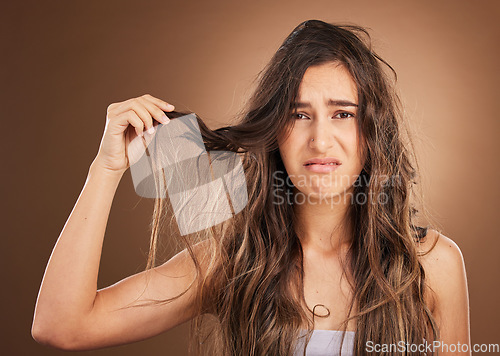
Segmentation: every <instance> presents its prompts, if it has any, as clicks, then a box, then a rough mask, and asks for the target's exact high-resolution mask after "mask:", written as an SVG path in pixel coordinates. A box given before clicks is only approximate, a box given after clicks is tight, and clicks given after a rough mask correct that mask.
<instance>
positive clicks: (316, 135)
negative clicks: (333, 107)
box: [309, 120, 333, 153]
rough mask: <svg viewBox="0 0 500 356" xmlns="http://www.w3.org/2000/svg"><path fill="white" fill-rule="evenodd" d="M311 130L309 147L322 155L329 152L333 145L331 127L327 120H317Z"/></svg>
mask: <svg viewBox="0 0 500 356" xmlns="http://www.w3.org/2000/svg"><path fill="white" fill-rule="evenodd" d="M311 129H312V130H311V135H310V137H309V147H311V148H312V149H313V150H315V151H318V152H320V153H324V152H327V151H328V150H329V149H330V148H331V147H332V145H333V133H332V127H331V125H328V122H326V120H316V122H315V123H314V125H313V126H312V127H311Z"/></svg>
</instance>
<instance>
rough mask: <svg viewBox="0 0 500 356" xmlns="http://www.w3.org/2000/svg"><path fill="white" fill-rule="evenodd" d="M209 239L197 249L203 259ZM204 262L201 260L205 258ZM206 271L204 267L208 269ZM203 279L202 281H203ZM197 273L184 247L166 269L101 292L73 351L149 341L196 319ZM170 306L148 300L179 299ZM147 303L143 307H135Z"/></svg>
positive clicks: (127, 280)
mask: <svg viewBox="0 0 500 356" xmlns="http://www.w3.org/2000/svg"><path fill="white" fill-rule="evenodd" d="M206 243H207V241H202V242H200V243H198V244H196V245H195V246H194V248H193V249H194V252H195V254H196V255H197V256H198V255H199V253H198V252H200V249H202V248H203V249H204V248H206V247H207V246H206ZM199 260H200V263H201V262H202V261H201V260H202V259H201V258H200V259H199ZM202 270H203V266H202ZM198 278H199V277H198ZM196 288H197V281H196V270H195V266H194V263H193V261H192V258H191V256H190V255H189V253H188V251H187V250H186V249H184V250H183V251H181V252H179V253H178V254H177V255H175V256H173V257H172V258H171V259H170V260H168V261H167V262H165V263H164V264H163V265H161V266H158V267H155V268H153V269H151V270H148V271H143V272H141V273H138V274H135V275H133V276H130V277H127V278H125V279H123V280H121V281H120V282H118V283H116V284H114V285H111V286H109V287H107V288H103V289H100V290H98V291H97V295H96V299H95V303H94V306H93V309H92V311H91V313H90V314H89V316H88V317H87V318H86V319H85V321H84V322H83V325H80V327H81V329H82V330H81V331H80V332H79V333H78V335H77V336H76V335H74V334H73V336H72V337H73V338H74V337H77V339H75V340H73V341H72V342H70V343H69V344H70V345H71V347H70V348H71V349H77V350H78V349H94V348H100V347H106V346H113V345H120V344H125V343H130V342H133V341H139V340H143V339H146V338H149V337H152V336H154V335H157V334H160V333H161V332H164V331H167V330H169V329H171V328H173V327H175V326H177V325H180V324H182V323H184V322H186V321H188V320H190V319H192V318H193V317H195V316H196V310H195V305H194V301H195V296H196V293H197V290H196ZM183 292H186V293H185V294H183V295H182V296H180V297H179V298H177V299H174V300H172V301H171V302H168V303H164V304H153V303H149V304H147V302H148V301H151V300H164V299H168V298H173V297H176V296H178V295H179V294H181V293H183ZM138 304H141V305H142V306H135V307H134V306H132V305H138Z"/></svg>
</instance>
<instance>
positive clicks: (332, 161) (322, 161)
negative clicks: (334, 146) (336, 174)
mask: <svg viewBox="0 0 500 356" xmlns="http://www.w3.org/2000/svg"><path fill="white" fill-rule="evenodd" d="M341 164H342V162H340V160H339V159H338V158H335V157H325V158H312V159H309V160H307V161H305V162H304V166H312V165H322V166H340V165H341Z"/></svg>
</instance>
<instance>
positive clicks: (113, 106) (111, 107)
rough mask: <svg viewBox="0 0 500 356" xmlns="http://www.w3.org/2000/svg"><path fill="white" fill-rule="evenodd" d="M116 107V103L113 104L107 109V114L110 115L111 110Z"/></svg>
mask: <svg viewBox="0 0 500 356" xmlns="http://www.w3.org/2000/svg"><path fill="white" fill-rule="evenodd" d="M115 107H116V103H111V104H109V105H108V107H107V108H106V112H107V113H109V112H110V111H111V110H113V109H114V108H115Z"/></svg>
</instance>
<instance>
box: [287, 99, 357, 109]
mask: <svg viewBox="0 0 500 356" xmlns="http://www.w3.org/2000/svg"><path fill="white" fill-rule="evenodd" d="M327 105H328V106H354V107H356V108H357V107H358V104H355V103H353V102H350V101H348V100H333V99H329V100H328V102H327ZM292 107H294V108H297V109H301V108H310V107H311V103H308V102H300V101H297V102H294V103H292Z"/></svg>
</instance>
